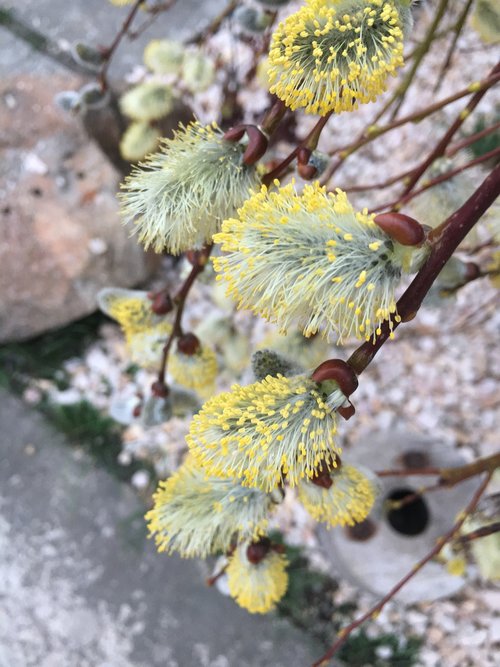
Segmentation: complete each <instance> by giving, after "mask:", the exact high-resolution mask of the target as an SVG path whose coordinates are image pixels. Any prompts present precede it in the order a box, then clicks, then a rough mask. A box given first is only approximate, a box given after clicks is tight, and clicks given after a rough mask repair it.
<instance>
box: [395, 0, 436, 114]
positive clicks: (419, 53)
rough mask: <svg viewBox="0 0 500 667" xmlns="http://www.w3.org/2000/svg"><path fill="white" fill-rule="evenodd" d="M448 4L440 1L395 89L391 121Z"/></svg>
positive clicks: (427, 49) (425, 53)
mask: <svg viewBox="0 0 500 667" xmlns="http://www.w3.org/2000/svg"><path fill="white" fill-rule="evenodd" d="M448 2H449V0H441V1H440V3H439V6H438V7H437V9H436V10H435V15H434V20H433V21H432V23H431V25H430V27H429V30H428V31H427V33H426V35H425V38H424V39H423V40H422V42H421V43H420V44H419V46H418V48H417V51H416V52H415V58H414V60H413V64H412V66H411V68H410V70H409V72H408V73H407V75H406V77H405V78H404V80H403V82H402V83H401V84H400V85H399V86H398V87H397V88H396V91H395V92H394V94H393V96H392V99H391V100H390V103H391V105H392V104H393V102H395V101H396V100H397V104H396V106H395V107H394V109H393V111H392V113H391V120H394V118H396V116H397V113H398V111H399V109H400V108H401V106H402V104H403V102H404V101H405V98H406V94H407V92H408V89H409V87H410V86H411V84H412V81H413V79H414V78H415V75H416V73H417V71H418V68H419V67H420V64H421V63H422V61H423V60H424V58H425V56H426V55H427V54H428V53H429V48H430V45H431V44H432V42H433V41H434V35H435V34H436V32H437V29H438V27H439V24H440V23H441V21H442V19H443V16H444V14H445V12H446V10H447V9H448Z"/></svg>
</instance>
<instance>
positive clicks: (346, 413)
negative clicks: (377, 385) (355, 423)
mask: <svg viewBox="0 0 500 667" xmlns="http://www.w3.org/2000/svg"><path fill="white" fill-rule="evenodd" d="M337 412H338V413H339V415H340V416H341V417H343V418H344V419H345V420H346V422H347V421H349V419H350V418H351V417H353V416H354V415H355V414H356V408H355V407H354V405H353V404H352V403H349V405H343V406H342V407H340V408H337Z"/></svg>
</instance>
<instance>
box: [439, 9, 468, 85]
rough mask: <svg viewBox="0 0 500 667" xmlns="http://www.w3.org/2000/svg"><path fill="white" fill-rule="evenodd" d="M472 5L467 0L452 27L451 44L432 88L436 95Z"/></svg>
mask: <svg viewBox="0 0 500 667" xmlns="http://www.w3.org/2000/svg"><path fill="white" fill-rule="evenodd" d="M473 4H474V0H467V2H466V4H465V6H464V8H463V9H462V11H461V13H460V16H459V17H458V20H457V22H456V23H455V25H454V26H453V39H452V40H451V44H450V46H449V48H448V52H447V54H446V58H445V59H444V62H443V64H442V66H441V70H440V71H439V75H438V78H437V81H436V85H435V86H434V92H435V93H437V91H438V90H439V89H440V87H441V84H442V83H443V79H444V77H445V76H446V73H447V71H448V69H449V68H450V65H451V59H452V58H453V54H454V53H455V49H456V47H457V42H458V39H459V37H460V35H461V34H462V30H463V28H464V25H465V22H466V21H467V17H468V16H469V13H470V10H471V9H472V5H473Z"/></svg>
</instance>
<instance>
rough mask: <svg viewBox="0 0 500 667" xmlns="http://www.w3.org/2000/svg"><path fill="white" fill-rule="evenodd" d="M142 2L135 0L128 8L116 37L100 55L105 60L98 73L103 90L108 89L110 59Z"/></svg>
mask: <svg viewBox="0 0 500 667" xmlns="http://www.w3.org/2000/svg"><path fill="white" fill-rule="evenodd" d="M143 2H144V0H136V2H135V3H134V4H133V5H132V7H131V8H130V11H129V13H128V14H127V16H126V18H125V20H124V22H123V23H122V27H121V28H120V30H119V31H118V33H117V35H116V37H115V38H114V40H113V41H112V42H111V44H110V46H108V47H107V48H105V49H103V51H102V55H103V57H104V58H105V62H104V64H103V66H102V69H101V71H100V73H99V82H100V84H101V87H102V89H103V90H106V89H107V87H108V80H107V74H108V69H109V66H110V64H111V59H112V58H113V55H114V53H115V51H116V49H117V48H118V46H119V45H120V42H121V41H122V39H123V37H124V36H125V34H126V33H127V31H128V29H129V28H130V26H131V25H132V21H133V20H134V18H135V15H136V14H137V12H138V10H139V7H140V6H141V5H142V4H143Z"/></svg>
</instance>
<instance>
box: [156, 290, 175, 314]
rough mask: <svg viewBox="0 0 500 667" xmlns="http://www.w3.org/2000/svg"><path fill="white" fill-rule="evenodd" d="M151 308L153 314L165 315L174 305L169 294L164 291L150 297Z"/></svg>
mask: <svg viewBox="0 0 500 667" xmlns="http://www.w3.org/2000/svg"><path fill="white" fill-rule="evenodd" d="M152 301H153V302H152V304H151V310H152V311H153V313H155V315H166V314H167V313H170V312H171V311H172V309H173V307H174V304H173V303H172V299H171V298H170V295H169V294H167V293H166V292H158V294H154V295H153V298H152Z"/></svg>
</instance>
